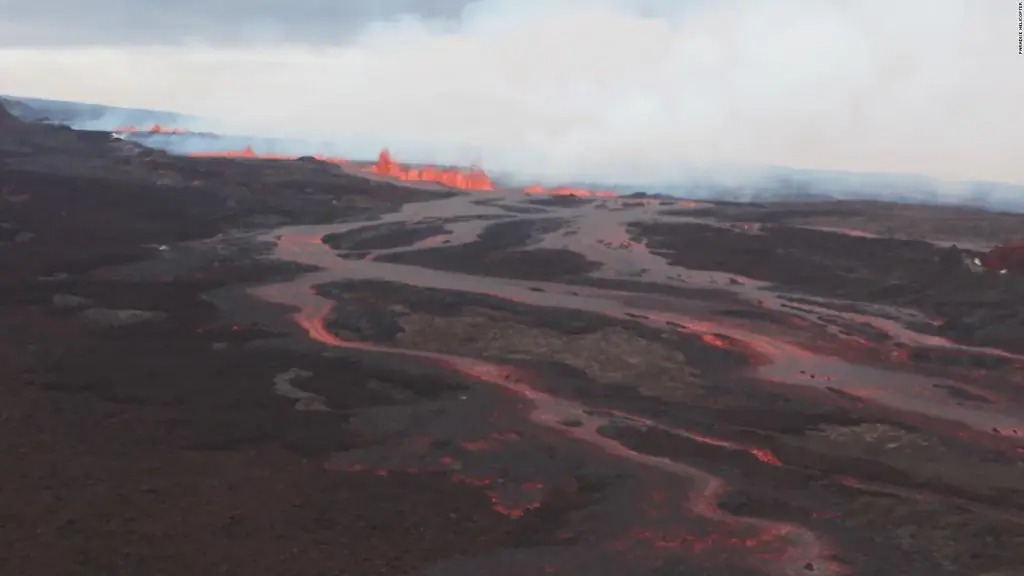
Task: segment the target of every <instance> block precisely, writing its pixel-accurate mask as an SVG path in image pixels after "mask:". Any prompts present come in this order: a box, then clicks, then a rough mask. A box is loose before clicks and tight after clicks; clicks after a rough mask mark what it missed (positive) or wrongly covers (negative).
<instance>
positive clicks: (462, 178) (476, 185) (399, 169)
mask: <svg viewBox="0 0 1024 576" xmlns="http://www.w3.org/2000/svg"><path fill="white" fill-rule="evenodd" d="M366 171H367V172H370V173H371V174H376V175H378V176H387V177H389V178H395V179H396V180H402V181H406V182H437V183H438V184H443V185H445V186H448V187H449V188H457V189H459V190H494V183H493V182H491V179H490V177H488V176H487V173H486V172H484V171H483V170H481V169H480V168H479V167H476V166H474V167H472V168H470V169H469V170H468V171H465V170H460V169H456V168H451V169H445V168H438V167H436V166H424V167H422V168H405V167H403V166H402V165H401V164H399V163H397V162H395V161H394V160H393V159H392V158H391V152H390V151H389V150H388V149H387V148H384V149H383V150H381V151H380V155H379V156H378V157H377V162H376V163H375V164H373V165H372V166H370V167H369V168H367V169H366Z"/></svg>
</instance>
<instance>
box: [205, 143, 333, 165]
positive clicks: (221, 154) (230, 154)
mask: <svg viewBox="0 0 1024 576" xmlns="http://www.w3.org/2000/svg"><path fill="white" fill-rule="evenodd" d="M187 155H188V156H189V157H191V158H245V159H252V160H298V159H299V158H300V157H298V156H295V155H292V154H265V153H257V152H256V151H254V150H253V149H252V146H246V147H245V148H243V149H241V150H222V151H217V152H190V153H188V154H187ZM310 158H313V159H315V160H319V161H321V162H328V163H330V164H348V160H346V159H344V158H341V157H338V156H324V155H322V154H316V155H313V156H310Z"/></svg>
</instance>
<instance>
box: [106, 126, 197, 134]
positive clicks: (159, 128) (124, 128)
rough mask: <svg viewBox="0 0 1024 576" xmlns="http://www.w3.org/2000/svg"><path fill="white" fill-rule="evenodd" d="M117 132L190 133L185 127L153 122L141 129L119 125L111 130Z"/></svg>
mask: <svg viewBox="0 0 1024 576" xmlns="http://www.w3.org/2000/svg"><path fill="white" fill-rule="evenodd" d="M111 132H113V133H115V134H189V133H190V132H189V131H188V130H185V129H183V128H164V127H163V126H161V125H160V124H153V125H152V126H150V127H149V128H143V129H139V128H136V127H135V126H119V127H117V128H114V129H113V130H111Z"/></svg>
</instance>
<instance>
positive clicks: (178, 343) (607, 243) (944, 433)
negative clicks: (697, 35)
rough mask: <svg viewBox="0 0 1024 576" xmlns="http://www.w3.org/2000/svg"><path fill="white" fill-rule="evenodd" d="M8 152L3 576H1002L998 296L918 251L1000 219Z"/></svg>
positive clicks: (944, 254) (1003, 387)
mask: <svg viewBox="0 0 1024 576" xmlns="http://www.w3.org/2000/svg"><path fill="white" fill-rule="evenodd" d="M0 160H2V162H3V164H2V168H0V190H2V196H0V207H2V210H0V214H2V217H0V226H2V228H0V269H2V270H3V271H4V274H3V276H2V278H0V298H2V301H0V314H2V317H3V318H4V320H5V321H4V323H3V333H2V334H3V338H2V339H0V382H2V386H3V388H2V389H3V394H4V409H3V411H2V415H0V438H2V440H0V442H2V450H3V453H4V454H5V455H9V456H10V458H11V461H12V462H16V465H14V466H10V467H8V470H7V472H6V473H5V476H4V489H3V490H2V491H0V517H2V518H3V519H4V521H3V522H2V523H0V548H2V549H3V550H5V551H6V552H5V553H4V554H0V570H3V571H4V573H11V574H30V573H33V574H34V573H60V574H95V573H105V574H138V573H168V574H177V573H224V574H389V575H391V574H445V575H450V574H479V573H493V574H502V573H504V572H501V570H502V568H501V567H502V566H509V567H516V570H517V571H520V572H521V571H523V570H526V571H530V570H536V571H537V572H538V573H541V571H542V570H544V569H548V570H551V571H554V572H553V573H557V574H582V573H586V574H603V573H605V572H607V573H616V574H618V573H635V574H644V573H649V574H684V573H685V574H689V573H708V574H762V573H766V572H765V571H770V570H772V569H774V568H778V567H780V566H785V558H792V557H796V558H802V557H804V556H801V555H804V554H806V555H807V556H806V558H807V559H806V560H802V561H801V562H800V563H799V565H798V566H796V567H789V568H792V569H793V570H796V571H795V572H789V573H802V574H807V575H814V574H829V573H838V572H834V571H833V570H834V569H836V570H838V569H839V568H838V567H845V569H847V570H850V571H852V572H853V573H855V574H920V575H922V576H925V575H927V576H931V575H933V574H964V575H972V576H975V575H978V574H991V575H996V574H999V575H1000V576H1005V575H1010V574H1013V572H1012V570H1013V569H1015V568H1016V567H1019V566H1021V565H1024V556H1021V552H1020V551H1021V547H1020V543H1021V542H1024V527H1022V525H1021V523H1022V521H1024V519H1022V516H1024V505H1022V504H1021V503H1022V502H1024V493H1021V491H1020V486H1022V485H1024V469H1022V467H1021V464H1020V462H1021V456H1022V449H1021V444H1020V443H1019V442H1020V439H1019V438H1017V437H1016V436H1015V434H1014V430H1016V429H1015V428H1013V426H1015V425H1016V424H1015V422H1016V421H1018V419H1020V418H1022V417H1024V416H1022V413H1021V410H1020V402H1021V394H1020V384H1021V381H1022V378H1021V368H1020V367H1021V360H1020V358H1019V357H1016V356H1013V355H1012V354H1013V353H1019V352H1021V351H1022V350H1021V348H1020V346H1019V343H1020V342H1021V341H1024V338H1022V337H1024V326H1022V325H1021V321H1022V319H1024V309H1022V308H1021V302H1024V298H1022V296H1024V293H1022V288H1021V285H1020V280H1019V279H1016V278H1013V277H999V276H994V275H979V274H974V273H972V272H969V271H967V270H966V268H965V267H964V266H963V262H962V258H961V256H962V254H961V253H960V252H959V251H954V250H952V249H950V248H948V247H945V246H943V245H936V244H935V243H932V242H929V240H938V241H942V242H951V243H953V242H955V243H959V245H960V246H968V247H971V249H976V248H977V246H975V245H983V244H985V243H992V242H993V239H992V238H988V237H984V236H983V234H982V233H981V230H982V227H983V225H985V224H986V223H987V224H991V226H994V227H997V228H998V227H1007V230H1009V229H1011V228H1012V227H1013V226H1019V225H1020V224H1022V223H1024V222H1022V221H1021V218H1020V217H1019V216H1012V215H997V214H988V213H980V212H975V211H970V215H969V218H970V221H971V222H973V224H972V225H971V226H966V227H962V228H961V229H960V230H959V231H958V232H957V233H956V234H953V231H952V230H951V229H950V228H949V226H948V225H945V224H942V222H947V223H948V222H949V221H951V219H953V217H952V216H951V215H950V214H952V213H951V212H949V210H948V209H945V208H942V209H940V208H930V207H905V206H900V207H896V206H891V205H877V204H871V205H868V204H866V203H860V204H857V203H849V204H848V203H834V202H828V203H813V204H794V205H791V206H790V205H785V206H781V205H770V204H767V205H763V206H756V205H742V204H732V205H717V206H711V207H704V208H700V209H696V210H695V209H685V210H682V211H679V212H678V213H676V214H675V215H673V214H672V213H671V212H672V209H673V206H668V205H667V202H668V201H666V200H665V199H657V200H654V201H647V200H646V199H643V198H639V199H630V200H625V201H616V200H599V201H590V200H588V201H585V202H584V201H579V200H577V199H559V200H557V201H537V199H533V200H531V199H526V198H517V197H511V196H510V197H508V198H495V199H493V200H476V199H473V198H468V197H467V198H462V197H457V196H455V195H454V194H450V193H445V192H438V191H425V190H417V189H414V188H409V187H400V186H396V185H391V184H388V183H384V182H372V181H368V180H364V179H362V178H359V177H356V176H352V175H348V174H345V173H343V172H341V171H339V170H338V169H337V168H336V167H332V166H328V165H324V164H321V163H318V162H315V161H303V162H259V161H245V160H215V159H210V160H206V159H204V160H195V159H193V160H186V159H181V158H175V157H171V156H168V155H165V154H163V153H160V152H157V151H152V150H148V149H142V148H138V147H135V146H133V145H131V144H127V143H124V142H120V141H116V140H111V139H110V138H109V135H107V134H101V133H82V132H74V131H70V130H65V129H60V128H54V127H48V126H35V125H26V124H23V123H20V122H19V121H17V120H16V119H14V118H12V117H9V116H4V115H3V112H2V108H0ZM882 208H885V210H888V212H886V211H885V210H882ZM402 209H405V210H406V212H403V213H399V215H398V216H395V213H396V211H399V210H402ZM885 214H888V216H886V215H885ZM965 214H966V212H965ZM885 218H888V220H885ZM335 222H342V223H343V224H339V225H334V226H331V225H329V224H331V223H335ZM850 222H861V223H871V224H872V225H874V226H875V228H876V229H873V230H865V229H864V226H858V225H853V224H850ZM344 223H348V224H344ZM309 225H325V226H321V227H320V228H287V227H289V226H300V227H302V226H309ZM885 226H889V227H891V228H893V229H894V230H895V229H898V230H907V229H913V230H917V231H918V232H917V233H914V234H903V235H902V236H909V237H904V238H896V237H892V238H889V237H883V238H864V237H855V236H851V235H849V234H843V233H840V232H838V231H834V230H833V231H829V230H821V229H817V230H812V229H809V227H817V228H839V227H845V228H858V229H860V230H861V231H864V232H874V233H876V234H880V235H882V236H886V234H888V233H887V232H886V230H884V229H883V228H885ZM937 228H941V229H942V230H943V234H942V235H936V234H934V233H933V232H934V231H935V229H937ZM272 229H277V230H276V231H275V232H274V233H273V234H272V235H271V236H265V235H264V233H266V232H268V231H270V230H272ZM1017 229H1020V228H1017ZM306 232H310V233H312V236H309V238H310V243H308V244H303V243H301V242H299V240H302V239H303V238H306V237H307V236H306V235H305V234H306ZM314 232H315V233H314ZM889 235H890V236H901V235H900V234H896V233H891V234H889ZM939 236H941V237H939ZM321 237H324V238H323V241H322V242H321ZM211 238H213V240H210V239H211ZM274 238H278V240H275V239H274ZM289 242H292V243H291V244H289ZM275 245H276V246H277V250H278V251H277V253H276V256H277V257H276V258H269V257H268V256H270V255H271V250H272V249H274V247H275ZM332 249H333V250H336V251H337V254H336V255H335V254H333V253H332V252H331V250H332ZM289 250H291V251H293V252H294V256H293V257H290V258H288V257H285V256H287V254H291V253H292V252H289ZM321 250H322V252H321ZM282 251H283V252H282ZM310 254H315V255H316V257H315V258H312V256H309V255H310ZM314 260H315V263H314V262H313V261H314ZM324 264H327V265H328V267H327V269H326V270H324V271H321V272H316V270H318V266H320V267H323V265H324ZM331 267H336V268H331ZM310 274H312V276H310ZM317 274H319V276H317ZM304 278H305V279H306V280H303V279H304ZM306 281H308V282H310V283H311V285H310V288H311V290H308V291H307V290H306V288H305V286H306V284H305V283H306ZM762 283H763V284H762ZM267 285H273V286H276V287H277V288H275V289H274V290H268V291H267V294H271V295H272V294H277V295H278V300H277V301H279V302H294V303H298V304H299V305H300V306H302V307H303V308H302V310H300V314H299V316H298V317H297V320H299V321H300V323H299V324H297V323H296V322H295V321H294V320H295V319H293V318H292V316H291V314H292V313H293V312H295V310H294V309H290V308H286V307H283V306H280V305H278V304H273V303H270V302H268V300H273V299H274V298H271V297H268V296H264V297H260V298H257V297H255V295H254V293H253V292H252V290H253V289H256V288H257V287H260V286H264V287H266V286H267ZM275 290H276V292H275ZM317 295H318V296H317ZM317 298H319V299H317ZM324 302H329V303H331V304H332V305H333V310H330V311H328V310H325V309H321V308H317V306H319V305H320V304H322V303H324ZM304 311H305V312H311V313H312V312H316V314H310V315H307V316H303V314H302V312H304ZM320 326H322V327H324V328H325V330H324V331H322V332H320V331H317V328H318V327H320ZM914 335H916V336H914ZM310 336H313V337H314V338H315V339H318V340H320V342H312V341H310V339H309V337H310ZM339 337H340V339H341V340H342V341H343V343H344V342H348V343H357V344H358V345H357V346H355V347H353V346H336V345H331V346H328V345H324V344H325V341H327V342H328V343H329V342H330V341H331V338H339ZM942 337H948V338H949V339H951V340H954V341H956V342H959V343H962V344H971V345H982V346H988V347H991V348H990V349H963V348H957V347H955V346H953V345H952V344H951V343H949V342H946V341H944V340H941V338H942ZM364 344H365V345H366V346H362V345H364ZM368 347H369V348H368ZM372 347H378V348H379V347H386V348H388V349H384V350H381V349H370V348H372ZM401 351H414V352H415V353H417V354H418V353H422V354H421V355H420V356H418V357H417V356H415V355H413V356H409V355H408V354H402V353H399V352H401ZM423 354H425V355H426V356H423ZM432 354H433V355H434V356H431V355H432ZM445 354H449V355H452V354H454V355H458V356H460V357H461V356H467V357H471V358H472V359H476V360H479V361H481V362H484V363H485V364H486V366H513V367H515V369H514V370H513V371H512V372H508V373H506V374H505V376H503V377H499V378H497V379H493V380H488V378H491V376H487V374H489V372H486V370H485V371H484V372H481V373H479V374H476V375H475V376H474V375H473V374H468V373H466V372H465V370H462V371H461V372H460V370H459V369H457V367H458V366H459V364H458V362H455V361H450V360H443V361H442V360H438V358H441V356H437V355H445ZM854 368H856V370H855V369H854ZM869 369H870V370H876V371H875V372H870V371H869V372H865V370H869ZM502 378H504V380H502ZM914 378H934V379H935V380H914ZM868 380H871V383H874V384H879V386H878V387H877V388H872V389H871V390H867V391H866V390H865V389H864V386H862V385H861V384H865V385H866V384H867V383H868ZM488 382H489V383H488ZM496 382H497V383H496ZM851 382H852V384H851ZM904 386H906V387H907V390H906V396H907V397H910V398H918V397H924V398H928V399H930V401H932V404H928V405H927V406H921V405H917V404H908V403H906V402H905V400H906V399H905V398H904V397H903V396H901V393H902V388H903V387H904ZM887 390H888V391H889V392H892V391H893V390H895V391H896V392H894V393H890V394H889V395H888V396H887V395H886V391H887ZM531 394H532V396H531ZM538 395H539V396H538ZM915 395H916V396H915ZM531 398H532V399H531ZM531 403H532V404H531ZM531 406H534V407H533V408H531ZM536 406H541V408H536ZM944 410H945V411H944ZM987 414H991V415H992V418H993V422H995V423H994V424H993V425H992V426H989V427H983V426H978V425H977V421H976V420H977V419H978V418H984V417H985V415H987ZM548 416H551V418H552V419H551V420H550V421H546V420H544V418H546V417H548ZM983 428H984V429H983ZM989 428H991V429H989ZM995 428H1000V430H995ZM1021 432H1022V431H1017V436H1020V435H1021ZM651 457H657V458H661V459H663V460H660V461H664V462H671V463H673V464H672V465H671V466H669V465H666V466H668V468H658V467H657V466H652V465H651V461H648V460H645V458H651ZM676 464H679V465H681V466H683V467H673V466H676ZM687 467H692V468H687ZM702 474H707V475H710V476H708V477H713V478H714V479H717V480H720V481H721V482H723V484H722V485H723V486H724V488H723V489H722V490H721V491H718V492H715V491H714V490H711V489H710V488H709V489H707V490H704V489H702V488H701V486H702V485H703V484H702V483H705V482H706V481H707V478H708V477H705V476H702ZM711 485H713V483H712V484H711ZM789 524H792V525H793V526H799V527H800V529H801V530H808V531H809V532H808V533H812V534H815V535H816V537H821V538H822V541H823V542H824V541H828V542H831V544H829V545H828V546H826V548H828V549H827V550H824V549H823V550H819V551H816V552H815V551H813V550H812V549H811V548H809V547H807V546H802V547H801V546H798V545H797V544H798V541H800V538H802V537H800V538H798V537H797V536H793V535H791V536H789V537H785V538H783V537H781V536H779V535H778V534H780V532H778V530H781V528H780V526H784V525H789ZM799 533H800V534H803V532H799ZM793 534H796V533H793ZM784 546H789V547H792V549H791V550H793V552H792V553H786V554H784V553H785V552H786V550H785V549H784ZM186 552H187V553H186ZM748 555H749V556H751V557H754V558H757V559H758V560H757V561H755V562H749V561H747V560H746V558H747V556H748ZM588 562H589V564H588ZM602 570H604V571H605V572H602Z"/></svg>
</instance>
